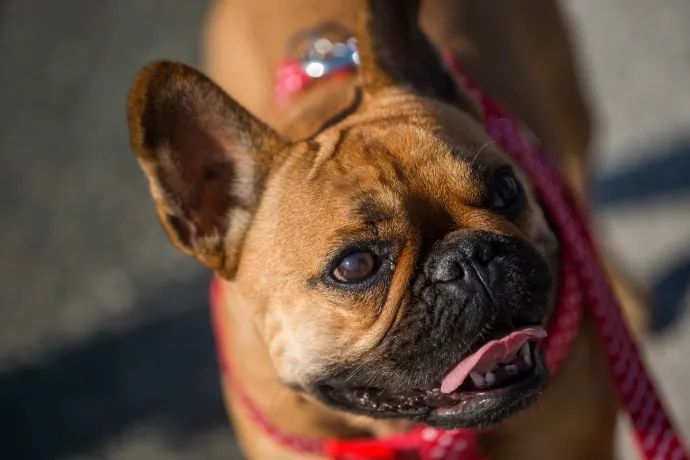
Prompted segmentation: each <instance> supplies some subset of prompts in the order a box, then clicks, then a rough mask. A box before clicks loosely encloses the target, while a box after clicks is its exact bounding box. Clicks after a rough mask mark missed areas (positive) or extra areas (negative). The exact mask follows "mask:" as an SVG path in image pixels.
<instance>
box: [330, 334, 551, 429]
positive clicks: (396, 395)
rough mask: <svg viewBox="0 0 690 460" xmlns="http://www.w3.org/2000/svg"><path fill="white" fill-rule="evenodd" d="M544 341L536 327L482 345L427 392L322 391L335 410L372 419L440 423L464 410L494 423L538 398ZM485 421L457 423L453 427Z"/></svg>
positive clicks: (420, 390) (369, 388)
mask: <svg viewBox="0 0 690 460" xmlns="http://www.w3.org/2000/svg"><path fill="white" fill-rule="evenodd" d="M544 337H546V331H545V330H544V329H543V328H542V327H539V326H528V327H524V328H520V329H517V330H514V331H511V332H509V333H505V334H503V335H502V336H500V337H497V338H495V339H493V340H490V341H488V342H486V343H485V344H483V345H481V346H480V347H479V348H478V349H477V350H475V351H473V352H471V353H470V354H469V355H467V356H466V357H465V358H463V359H462V360H461V361H460V362H459V363H458V364H456V365H455V367H453V368H452V369H451V370H450V371H449V372H448V373H447V374H446V375H445V377H444V378H443V379H442V380H441V381H440V382H438V381H437V382H434V383H432V384H430V385H428V386H426V387H425V388H419V389H413V390H410V391H405V392H391V391H388V390H386V389H382V388H373V387H338V388H335V387H332V386H328V385H322V386H321V388H320V390H321V392H322V393H323V394H324V395H325V396H326V397H327V398H328V399H330V400H331V401H333V402H335V403H336V404H337V405H338V406H346V407H347V408H349V409H352V410H355V411H357V412H364V413H368V414H370V415H373V416H380V417H396V416H397V417H411V418H425V419H427V421H430V422H431V423H435V424H441V425H443V424H444V422H443V420H444V419H447V418H449V417H451V418H452V417H454V416H457V415H460V414H461V413H463V412H471V413H473V415H477V413H478V412H483V411H484V410H485V409H486V410H494V412H496V414H494V415H492V416H491V417H493V418H494V419H495V418H497V417H499V418H505V416H507V415H510V414H504V415H501V414H498V412H506V408H508V407H517V408H519V407H523V406H524V405H526V403H528V402H530V401H529V400H530V399H533V397H536V395H537V394H538V392H539V390H540V389H541V388H542V387H543V385H544V383H545V381H546V370H545V366H544V365H543V359H542V352H541V346H540V341H541V340H542V339H543V338H544ZM518 402H519V403H520V404H517V403H518ZM518 406H519V407H518ZM512 412H514V411H510V413H512ZM473 418H476V417H473ZM496 421H497V420H492V421H489V423H495V422H496ZM483 423H484V422H480V423H474V422H458V423H456V425H457V424H459V425H467V424H470V425H472V424H483Z"/></svg>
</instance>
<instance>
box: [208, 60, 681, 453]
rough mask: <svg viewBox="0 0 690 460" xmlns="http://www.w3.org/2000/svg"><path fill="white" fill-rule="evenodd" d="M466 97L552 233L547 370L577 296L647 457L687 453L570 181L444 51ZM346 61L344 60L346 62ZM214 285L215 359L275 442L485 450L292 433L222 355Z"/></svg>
mask: <svg viewBox="0 0 690 460" xmlns="http://www.w3.org/2000/svg"><path fill="white" fill-rule="evenodd" d="M447 64H448V66H449V67H450V68H451V69H452V70H453V71H454V72H455V74H456V76H457V78H458V80H459V82H460V83H461V84H463V86H464V87H465V88H466V90H467V91H468V92H469V93H470V95H471V96H472V97H474V98H475V99H476V101H477V102H478V103H479V105H480V107H481V108H482V109H483V117H484V124H485V127H486V130H487V132H488V134H489V135H490V136H491V137H492V138H493V139H494V140H495V141H496V142H497V143H498V145H500V146H501V148H503V149H504V151H506V152H507V153H508V154H509V155H511V156H512V157H513V158H514V160H515V161H516V162H517V163H518V164H519V165H520V166H521V167H522V168H523V169H524V170H525V172H526V173H527V174H528V175H529V176H530V178H531V180H532V182H533V184H534V186H535V189H536V191H537V193H538V194H539V196H540V198H541V199H542V201H543V203H544V206H545V210H546V211H547V213H548V215H549V216H550V217H551V221H552V222H553V225H554V226H555V230H556V232H557V234H558V236H559V240H560V257H561V260H560V270H561V273H560V286H559V296H558V301H557V304H556V308H555V311H554V316H553V319H552V322H551V324H550V325H549V328H548V332H549V335H548V337H547V338H546V339H545V341H544V352H545V356H546V362H547V366H548V368H549V370H550V372H551V374H552V375H553V374H555V373H556V372H557V370H558V369H559V368H560V365H561V364H562V362H563V360H564V359H565V358H566V357H567V355H568V352H569V351H570V349H571V347H572V345H573V342H574V340H575V338H576V336H577V333H578V330H579V325H580V322H581V318H582V308H583V305H587V306H588V308H589V309H590V310H591V313H592V316H593V317H594V319H595V322H596V325H597V328H598V331H599V334H600V337H601V339H602V343H603V344H604V348H605V350H606V357H607V360H608V363H609V367H610V369H611V372H612V376H613V380H614V382H615V386H616V388H617V390H618V394H619V396H620V399H621V401H622V403H623V405H624V406H625V408H626V410H627V412H628V414H629V416H630V419H631V421H632V424H633V428H634V432H635V439H636V442H637V445H638V447H639V450H640V453H641V455H642V458H643V459H645V460H688V454H687V452H686V451H685V449H684V447H683V445H682V443H681V441H680V439H679V438H678V436H677V434H676V432H675V431H674V429H673V426H672V424H671V422H670V420H669V418H668V417H667V415H666V413H665V411H664V408H663V406H662V404H661V402H660V401H659V398H658V397H657V394H656V391H655V390H654V386H653V384H652V382H651V380H650V378H649V376H648V374H647V372H646V370H645V367H644V365H643V363H642V360H641V358H640V352H639V350H638V348H637V346H636V344H635V342H634V341H633V339H632V338H631V336H630V333H629V332H628V330H627V327H626V325H625V323H624V320H623V316H622V314H621V311H620V307H619V305H618V303H617V301H616V299H615V298H614V296H613V294H612V292H611V289H610V286H609V285H608V282H607V279H606V276H605V274H604V272H603V270H602V269H601V267H600V265H599V263H598V261H599V259H598V257H597V253H596V249H595V246H594V243H593V240H592V238H591V236H590V233H589V230H588V222H589V219H588V216H587V215H586V213H585V211H584V209H582V208H581V207H580V205H579V203H578V201H577V200H576V199H575V198H574V196H573V194H572V193H571V191H570V189H569V188H568V186H567V184H566V181H565V179H564V178H563V176H562V175H561V173H560V171H559V170H558V168H557V166H556V165H555V163H554V162H553V160H552V159H551V157H550V156H549V155H548V154H546V152H544V151H542V150H541V149H540V148H537V147H534V146H532V145H530V144H529V143H528V142H527V140H526V139H525V137H524V136H522V135H521V126H520V124H519V122H518V121H517V120H516V118H514V117H512V116H511V115H510V114H509V113H508V112H507V111H506V110H505V109H504V108H502V107H501V106H499V105H498V104H497V103H496V102H495V101H493V100H492V99H491V98H490V97H489V96H488V95H487V94H485V93H484V92H483V91H482V90H481V89H480V88H479V87H478V86H477V85H476V84H475V83H474V82H473V81H471V79H470V78H469V77H468V76H467V75H466V74H465V73H464V72H463V70H462V68H461V67H460V64H459V62H457V61H456V60H454V59H453V58H448V59H447ZM301 69H302V67H300V66H299V65H298V64H297V63H295V61H286V62H285V63H284V65H282V66H281V67H280V69H279V71H278V82H277V85H276V101H277V102H278V103H282V102H284V101H285V100H287V99H289V98H290V97H291V96H292V95H294V94H295V93H297V92H299V91H302V90H303V89H305V88H306V87H307V86H309V85H310V84H311V83H312V80H311V79H310V78H309V77H308V76H305V75H303V71H302V70H301ZM350 71H351V70H350ZM221 296H222V290H221V289H220V283H219V282H218V280H217V279H216V280H214V282H213V284H212V288H211V305H212V314H213V325H214V331H215V335H216V340H217V344H218V359H219V362H220V366H221V369H222V372H223V374H224V377H225V379H226V381H227V383H228V385H229V387H230V388H232V391H233V393H234V395H235V396H236V397H237V398H238V399H239V401H240V403H241V404H242V406H244V408H245V409H246V410H247V412H248V414H249V416H250V417H251V419H252V420H253V422H254V423H255V424H256V425H257V426H258V427H259V428H260V429H261V431H263V432H264V433H265V434H267V435H268V436H269V437H271V438H272V439H273V440H274V441H275V442H277V443H278V444H280V445H282V446H285V447H287V448H290V449H293V450H295V451H299V452H304V453H310V454H316V455H321V456H326V457H328V458H331V459H333V460H403V459H408V458H409V459H414V460H434V459H444V460H483V457H482V456H481V455H480V454H479V451H478V448H477V444H476V439H475V438H476V436H475V434H476V432H474V431H470V430H437V429H434V428H430V427H426V428H418V429H415V430H413V431H411V432H410V433H405V434H402V435H397V436H391V437H387V438H381V439H362V440H339V439H327V440H321V439H311V438H305V437H298V436H292V435H290V434H287V433H284V432H282V431H281V430H279V429H278V428H277V427H275V426H274V425H273V424H272V423H271V422H270V420H269V419H267V418H266V417H265V416H264V414H262V413H261V411H260V410H259V409H258V408H257V407H256V405H255V404H254V402H253V401H252V400H251V398H250V397H249V396H248V395H247V393H246V392H245V391H244V389H243V387H242V385H241V384H240V383H239V382H238V381H237V378H236V376H235V375H234V374H233V372H232V369H231V366H230V361H229V356H227V352H226V350H225V349H224V347H223V346H222V345H221V343H222V341H221V337H223V336H224V332H223V329H224V325H223V317H224V313H223V311H222V309H223V308H225V304H224V302H223V301H222V298H221Z"/></svg>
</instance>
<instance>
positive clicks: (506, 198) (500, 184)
mask: <svg viewBox="0 0 690 460" xmlns="http://www.w3.org/2000/svg"><path fill="white" fill-rule="evenodd" d="M519 196H520V184H518V181H517V179H515V176H513V174H512V173H511V172H509V171H503V172H501V173H499V174H498V176H496V179H495V182H494V193H493V197H492V199H491V207H492V208H494V209H496V210H499V211H500V210H503V209H506V208H508V207H510V205H512V204H513V203H515V201H517V199H518V198H519Z"/></svg>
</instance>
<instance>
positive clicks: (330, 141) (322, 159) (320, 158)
mask: <svg viewBox="0 0 690 460" xmlns="http://www.w3.org/2000/svg"><path fill="white" fill-rule="evenodd" d="M347 132H348V130H340V129H331V130H328V131H324V132H323V133H320V134H319V135H317V136H316V137H315V138H314V141H315V142H316V143H318V145H319V149H318V151H317V152H316V154H315V155H314V160H313V163H312V166H311V169H310V170H309V174H308V175H307V180H309V181H312V180H314V179H316V178H317V177H318V176H319V174H320V173H321V171H322V170H323V167H324V165H325V164H326V163H327V162H328V160H330V159H331V158H333V157H334V156H335V154H336V152H337V151H338V148H339V147H340V145H341V144H342V142H343V140H344V139H345V135H346V134H347Z"/></svg>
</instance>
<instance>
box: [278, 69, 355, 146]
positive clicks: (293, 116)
mask: <svg viewBox="0 0 690 460" xmlns="http://www.w3.org/2000/svg"><path fill="white" fill-rule="evenodd" d="M356 97H357V88H356V75H355V73H354V72H353V73H352V74H351V75H339V76H337V77H333V78H329V77H326V78H324V79H323V80H321V81H318V82H315V83H314V84H313V85H312V86H310V87H309V88H307V89H306V90H305V91H302V92H300V93H297V94H295V95H294V96H293V97H292V98H291V99H290V100H289V101H287V102H286V103H285V104H283V105H281V106H279V107H277V108H276V109H275V110H273V111H271V115H270V119H269V120H267V121H268V122H269V123H270V124H271V125H273V126H274V127H275V128H276V129H277V130H278V131H280V132H281V133H283V134H284V135H286V136H288V137H289V138H291V139H293V140H296V139H305V138H308V137H310V136H312V135H314V134H315V133H317V132H318V131H319V130H320V129H321V128H322V127H323V126H324V124H326V123H327V122H329V121H330V120H332V119H333V118H335V117H338V116H339V115H340V114H342V113H343V112H345V111H346V110H347V109H348V108H349V107H351V106H352V105H353V104H354V103H355V100H356Z"/></svg>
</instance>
